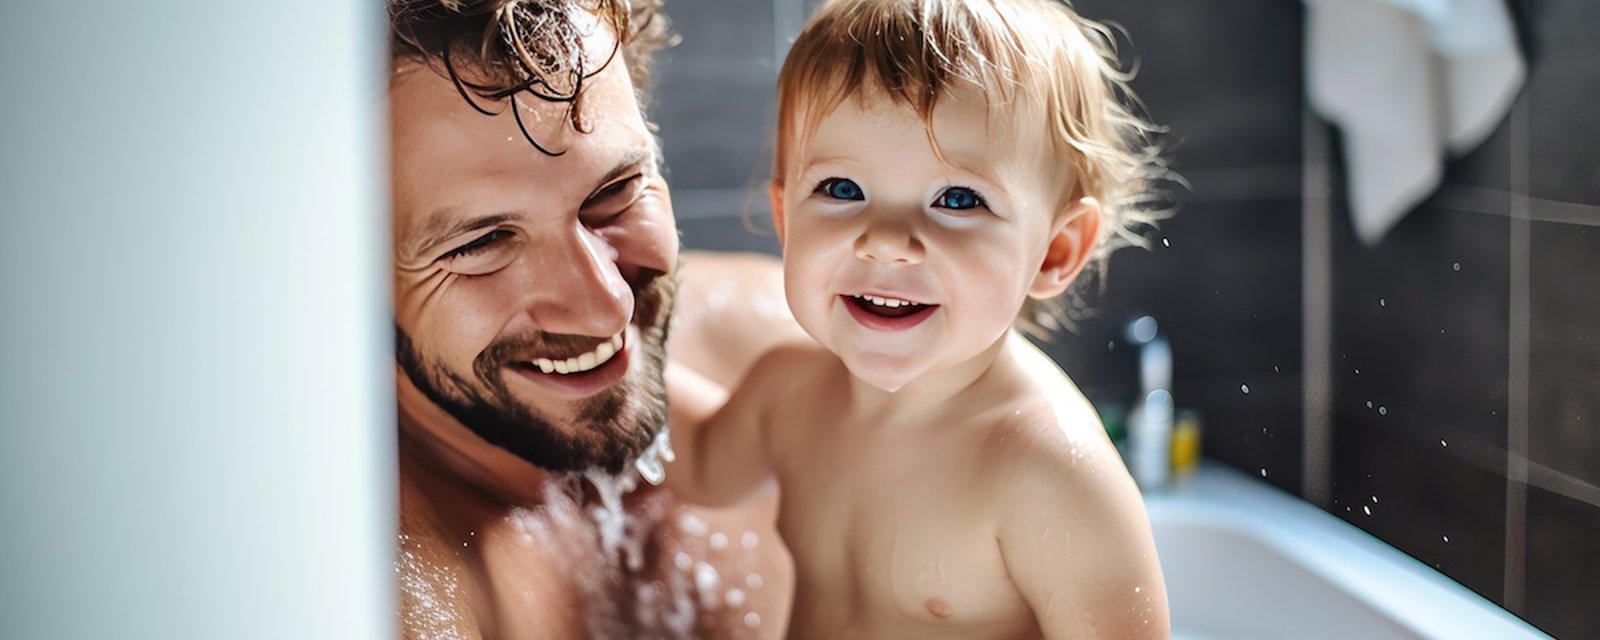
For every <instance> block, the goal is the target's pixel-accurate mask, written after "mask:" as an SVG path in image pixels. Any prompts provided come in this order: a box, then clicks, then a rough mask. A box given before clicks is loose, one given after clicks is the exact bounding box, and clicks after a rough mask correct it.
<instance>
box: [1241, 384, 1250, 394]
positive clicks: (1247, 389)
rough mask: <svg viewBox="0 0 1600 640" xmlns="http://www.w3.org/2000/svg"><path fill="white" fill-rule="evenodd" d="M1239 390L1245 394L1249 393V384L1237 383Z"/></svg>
mask: <svg viewBox="0 0 1600 640" xmlns="http://www.w3.org/2000/svg"><path fill="white" fill-rule="evenodd" d="M1239 390H1240V391H1243V392H1244V394H1245V395H1250V385H1247V384H1241V385H1239Z"/></svg>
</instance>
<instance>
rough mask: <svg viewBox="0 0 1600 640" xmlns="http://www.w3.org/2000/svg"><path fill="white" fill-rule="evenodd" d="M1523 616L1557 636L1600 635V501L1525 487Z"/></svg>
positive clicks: (1587, 636)
mask: <svg viewBox="0 0 1600 640" xmlns="http://www.w3.org/2000/svg"><path fill="white" fill-rule="evenodd" d="M1527 539H1528V551H1527V555H1526V562H1527V565H1526V566H1527V574H1526V575H1527V578H1528V586H1527V602H1528V605H1527V619H1528V622H1531V623H1533V624H1534V625H1535V626H1537V627H1539V628H1540V629H1543V630H1545V631H1546V632H1548V633H1549V634H1550V635H1552V636H1555V637H1557V638H1596V637H1600V608H1596V607H1595V606H1594V605H1595V601H1596V597H1597V593H1596V588H1595V576H1600V546H1597V545H1596V544H1595V541H1596V540H1600V507H1597V506H1595V505H1592V504H1588V503H1585V502H1580V501H1577V500H1572V499H1570V498H1567V497H1565V496H1561V495H1557V494H1554V493H1549V492H1546V491H1541V490H1539V489H1536V488H1529V490H1528V530H1527Z"/></svg>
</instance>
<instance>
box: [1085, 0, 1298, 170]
mask: <svg viewBox="0 0 1600 640" xmlns="http://www.w3.org/2000/svg"><path fill="white" fill-rule="evenodd" d="M1074 4H1075V5H1076V6H1077V7H1078V9H1079V11H1080V13H1082V14H1083V15H1085V16H1087V17H1089V18H1092V19H1096V20H1100V21H1104V22H1113V23H1117V24H1120V25H1122V26H1123V27H1126V29H1127V31H1128V33H1129V35H1130V37H1131V40H1132V46H1124V47H1123V48H1122V49H1121V52H1122V53H1123V54H1125V57H1126V58H1127V59H1129V60H1130V61H1131V60H1132V59H1133V58H1135V57H1136V58H1137V61H1138V77H1136V78H1135V79H1134V81H1133V86H1134V90H1135V91H1137V92H1138V93H1139V95H1140V96H1141V97H1142V98H1143V99H1144V101H1145V104H1146V105H1147V106H1148V107H1149V108H1150V115H1151V117H1152V118H1153V119H1154V120H1155V121H1156V122H1158V123H1161V124H1165V125H1168V126H1170V127H1171V133H1170V135H1169V136H1167V139H1168V141H1169V144H1170V145H1171V146H1172V151H1173V156H1174V158H1175V161H1176V164H1177V165H1178V166H1180V167H1181V166H1195V167H1253V166H1278V165H1295V166H1297V165H1299V164H1300V160H1301V158H1300V137H1301V132H1300V114H1301V106H1302V104H1303V103H1304V101H1303V99H1302V97H1301V95H1302V94H1301V87H1302V86H1303V83H1302V81H1301V76H1302V72H1301V67H1302V62H1301V61H1302V59H1303V55H1302V48H1303V47H1302V36H1301V33H1302V32H1301V22H1302V13H1303V9H1302V8H1301V6H1300V3H1298V2H1282V1H1281V0H1213V1H1210V2H1191V1H1189V0H1142V1H1139V2H1129V1H1127V0H1079V1H1078V2H1076V3H1074ZM1124 44H1126V43H1124Z"/></svg>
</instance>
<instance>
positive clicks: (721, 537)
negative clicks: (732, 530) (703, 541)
mask: <svg viewBox="0 0 1600 640" xmlns="http://www.w3.org/2000/svg"><path fill="white" fill-rule="evenodd" d="M711 548H712V549H726V548H728V534H725V533H723V532H721V531H718V532H716V533H713V534H711Z"/></svg>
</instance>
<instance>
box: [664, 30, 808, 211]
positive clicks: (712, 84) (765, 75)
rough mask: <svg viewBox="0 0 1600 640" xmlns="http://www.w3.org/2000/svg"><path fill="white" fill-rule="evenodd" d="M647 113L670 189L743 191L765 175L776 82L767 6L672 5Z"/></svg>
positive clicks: (772, 33)
mask: <svg viewBox="0 0 1600 640" xmlns="http://www.w3.org/2000/svg"><path fill="white" fill-rule="evenodd" d="M667 11H668V13H669V15H670V16H671V18H672V28H673V31H674V32H676V33H677V34H679V35H680V36H681V38H682V41H681V42H680V43H679V44H678V45H677V46H675V47H672V48H669V49H667V50H665V51H664V52H663V53H662V56H661V59H660V64H659V66H658V69H657V80H656V83H655V86H656V91H655V99H654V102H653V106H652V115H653V116H654V118H655V120H656V121H657V122H658V123H660V125H661V137H662V143H663V146H664V150H665V154H666V166H667V170H668V171H669V176H670V179H671V180H672V184H673V186H674V187H677V188H695V189H704V188H724V187H743V186H745V185H746V184H748V183H750V182H751V181H752V180H755V179H764V178H765V177H766V176H767V174H768V172H769V171H770V165H771V162H770V160H769V159H770V157H771V151H770V150H771V146H772V144H771V141H770V138H771V136H772V124H771V123H772V121H773V118H774V112H775V108H776V107H775V104H776V103H775V101H774V98H773V91H774V85H775V83H776V82H777V78H778V67H777V63H776V61H775V57H776V55H777V48H776V44H775V43H776V39H775V37H774V26H773V23H774V16H773V4H772V3H771V2H713V1H711V0H675V1H674V2H671V3H669V4H668V7H667Z"/></svg>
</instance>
